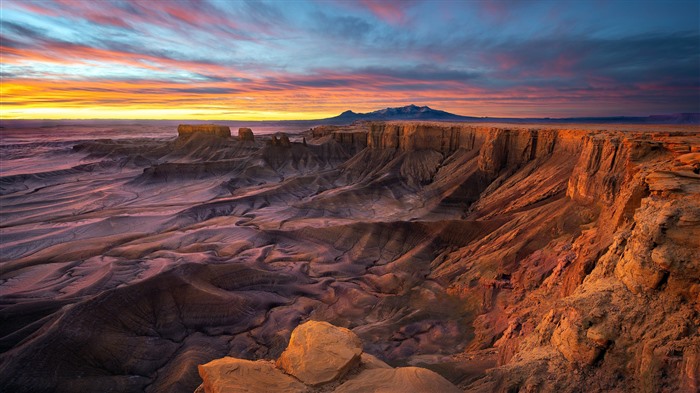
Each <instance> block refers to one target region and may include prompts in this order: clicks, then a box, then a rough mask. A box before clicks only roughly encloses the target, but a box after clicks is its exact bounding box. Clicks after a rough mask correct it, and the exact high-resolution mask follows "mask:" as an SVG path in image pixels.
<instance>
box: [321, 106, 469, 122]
mask: <svg viewBox="0 0 700 393" xmlns="http://www.w3.org/2000/svg"><path fill="white" fill-rule="evenodd" d="M477 119H478V118H476V117H470V116H460V115H455V114H454V113H449V112H445V111H441V110H436V109H432V108H429V107H427V106H417V105H406V106H402V107H398V108H384V109H380V110H377V111H374V112H367V113H355V112H353V111H350V110H348V111H345V112H343V113H341V114H340V115H338V116H335V117H330V118H327V119H323V120H325V121H329V122H335V121H341V122H346V121H350V122H353V121H358V120H449V121H473V120H477Z"/></svg>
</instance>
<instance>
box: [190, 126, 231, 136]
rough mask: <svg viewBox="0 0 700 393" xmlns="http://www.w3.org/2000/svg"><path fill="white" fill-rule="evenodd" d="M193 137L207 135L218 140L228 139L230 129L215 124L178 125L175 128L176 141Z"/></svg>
mask: <svg viewBox="0 0 700 393" xmlns="http://www.w3.org/2000/svg"><path fill="white" fill-rule="evenodd" d="M193 135H207V136H215V137H218V138H230V137H231V129H229V128H228V127H227V126H220V125H216V124H195V125H192V124H180V125H179V126H177V136H178V139H186V138H190V137H192V136H193Z"/></svg>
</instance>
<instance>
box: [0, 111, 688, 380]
mask: <svg viewBox="0 0 700 393" xmlns="http://www.w3.org/2000/svg"><path fill="white" fill-rule="evenodd" d="M303 138H305V139H303ZM304 141H305V142H306V143H304ZM0 148H1V149H2V152H1V153H2V157H3V166H2V168H1V169H2V171H3V172H2V173H3V174H5V175H3V176H2V177H0V203H2V207H3V208H2V209H0V218H1V219H2V220H1V222H0V231H1V232H0V233H1V234H2V236H0V252H1V255H2V261H1V262H0V322H1V323H0V386H3V387H5V388H6V390H8V391H19V392H22V391H25V392H67V391H76V390H85V391H110V390H113V391H124V392H143V391H146V392H166V391H167V392H192V391H193V390H194V389H195V388H196V387H197V386H198V385H199V384H201V383H202V380H201V378H200V376H199V374H198V372H197V370H198V369H197V365H200V364H206V363H208V362H210V361H212V360H214V359H219V358H225V357H233V358H238V359H241V360H248V361H251V362H253V364H254V365H255V367H254V368H257V369H258V371H260V370H263V371H261V373H262V374H265V372H264V370H270V368H269V367H272V368H274V369H275V370H279V368H277V366H276V365H273V364H272V363H270V362H269V361H267V362H265V361H263V362H262V363H259V362H258V361H259V360H261V359H276V358H279V357H280V355H281V354H282V353H283V351H284V350H285V348H286V347H287V343H288V342H289V341H290V336H291V334H292V331H293V330H294V328H295V327H296V326H297V325H299V324H300V323H302V322H304V321H308V320H316V321H325V322H329V323H331V324H333V325H336V326H341V327H343V328H346V329H348V330H350V331H352V333H354V334H356V335H357V336H358V337H360V339H361V340H362V342H363V353H362V355H360V361H359V363H360V365H361V366H360V367H366V369H369V366H366V365H367V364H368V362H372V363H373V364H375V365H377V364H380V365H381V363H382V362H383V363H386V364H388V365H391V366H402V367H408V369H392V370H391V371H381V372H380V371H373V372H371V373H369V374H366V375H369V376H368V377H367V379H365V381H376V382H371V383H370V385H372V386H383V385H381V383H380V382H379V381H413V382H415V383H416V384H418V385H416V386H421V385H420V383H421V382H420V381H422V380H423V373H424V371H420V370H415V369H411V368H410V367H413V366H418V367H424V368H427V369H429V370H432V371H435V372H437V373H439V374H440V375H442V376H443V377H444V378H446V379H447V380H449V381H450V382H451V383H453V384H455V385H457V386H458V387H459V388H460V389H462V390H464V391H470V392H471V391H475V392H510V391H551V392H554V391H557V392H576V391H580V390H581V388H580V387H582V386H584V387H585V388H586V390H587V391H594V392H595V391H601V392H602V391H620V392H638V391H643V392H656V391H681V392H695V391H698V389H699V388H700V366H699V364H700V361H699V359H700V350H699V348H700V334H699V333H698V329H697V326H699V325H700V298H699V297H700V289H699V288H700V267H699V266H698V260H700V257H699V255H698V249H699V248H700V244H699V243H698V240H697V239H698V238H700V233H699V231H700V218H698V217H700V211H698V209H699V206H700V199H699V198H700V175H699V174H698V172H699V171H700V169H699V168H700V162H699V161H698V154H700V131H698V129H697V127H693V126H637V125H615V126H614V127H611V126H610V125H587V126H572V125H562V126H557V125H552V124H547V125H535V124H532V125H513V124H463V123H461V124H457V123H454V124H453V123H415V122H409V123H406V122H387V123H382V122H371V123H361V124H356V125H353V126H347V127H327V126H324V127H321V128H317V129H313V130H310V131H309V132H307V133H305V134H303V135H292V134H290V135H288V137H287V138H286V139H284V138H282V136H281V134H280V135H275V136H266V135H256V137H255V139H254V140H253V141H249V140H245V141H241V140H239V139H238V138H229V137H228V136H226V137H224V138H221V137H209V136H206V137H187V138H180V137H178V138H175V137H174V136H173V137H170V138H150V137H148V138H147V137H142V138H133V137H130V138H122V139H100V140H96V141H84V140H75V141H70V142H67V141H48V142H47V141H42V142H40V143H34V144H22V145H12V146H5V145H0ZM368 353H371V354H372V355H374V356H376V359H374V361H373V360H372V358H369V357H368V355H367V354H368ZM290 359H291V357H290ZM346 359H350V360H349V361H348V362H347V363H344V364H346V365H347V364H350V366H348V367H350V369H352V367H353V366H352V365H353V364H355V363H354V362H356V358H355V355H354V352H352V351H351V352H350V356H347V357H346ZM353 359H355V360H353ZM368 359H369V360H368ZM263 363H264V364H263ZM237 364H242V363H240V362H239V363H237ZM246 364H248V363H246ZM362 365H365V366H362ZM222 367H223V366H222ZM226 367H229V366H226ZM231 367H233V366H231ZM235 367H238V366H235ZM246 367H247V366H246ZM340 367H341V369H342V368H343V366H340ZM381 368H385V367H381ZM222 369H223V368H222ZM236 370H238V369H236ZM355 370H357V369H355ZM397 370H401V371H397ZM235 372H236V371H232V373H235ZM246 372H248V371H246ZM250 372H251V373H253V371H250ZM295 372H296V371H295ZM361 372H362V373H364V372H365V371H361ZM340 374H343V373H342V372H340V373H339V374H338V375H340ZM359 374H360V373H358V375H359ZM251 375H253V374H251ZM284 375H287V376H289V375H288V374H284ZM300 375H301V374H300ZM351 375H354V374H353V371H347V373H346V374H345V376H340V377H333V378H341V379H343V378H349V377H350V376H351ZM370 376H371V378H370ZM290 378H291V376H290ZM282 380H285V379H284V378H282ZM294 380H295V381H298V380H297V379H296V377H295V379H294ZM281 383H282V384H284V383H285V382H281ZM299 383H301V382H300V381H299ZM313 383H314V382H312V384H313ZM318 383H320V384H321V385H318V386H319V387H318V388H319V389H320V388H321V387H323V386H328V385H327V384H325V383H322V382H318ZM402 383H403V382H402ZM406 383H408V382H406ZM292 385H294V384H292ZM294 386H296V385H294ZM348 386H349V387H348V389H350V387H352V386H356V388H355V389H366V388H367V386H368V385H348ZM304 388H309V389H310V388H311V386H309V385H306V384H304ZM313 388H314V389H316V387H313ZM334 388H335V387H334Z"/></svg>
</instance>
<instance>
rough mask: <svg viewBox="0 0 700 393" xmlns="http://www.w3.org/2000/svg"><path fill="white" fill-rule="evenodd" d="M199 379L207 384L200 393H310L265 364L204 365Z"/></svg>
mask: <svg viewBox="0 0 700 393" xmlns="http://www.w3.org/2000/svg"><path fill="white" fill-rule="evenodd" d="M199 375H201V376H202V380H203V381H204V383H203V384H202V387H201V389H199V390H200V391H203V392H206V393H229V392H251V393H252V392H284V393H301V392H306V391H307V389H306V386H304V384H303V383H301V382H299V381H297V380H296V379H294V378H292V377H290V376H289V375H287V374H285V373H283V372H282V371H280V370H279V369H277V368H275V365H274V363H272V362H268V361H264V360H258V361H250V360H243V359H234V358H230V357H226V358H221V359H217V360H213V361H211V362H209V363H207V364H204V365H200V366H199Z"/></svg>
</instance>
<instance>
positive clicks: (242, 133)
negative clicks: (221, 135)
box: [238, 127, 255, 141]
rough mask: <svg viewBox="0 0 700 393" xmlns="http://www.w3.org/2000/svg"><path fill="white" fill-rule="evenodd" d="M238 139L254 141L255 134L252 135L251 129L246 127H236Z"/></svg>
mask: <svg viewBox="0 0 700 393" xmlns="http://www.w3.org/2000/svg"><path fill="white" fill-rule="evenodd" d="M238 140H239V141H254V140H255V135H253V130H251V129H250V128H247V127H241V128H239V129H238Z"/></svg>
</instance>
